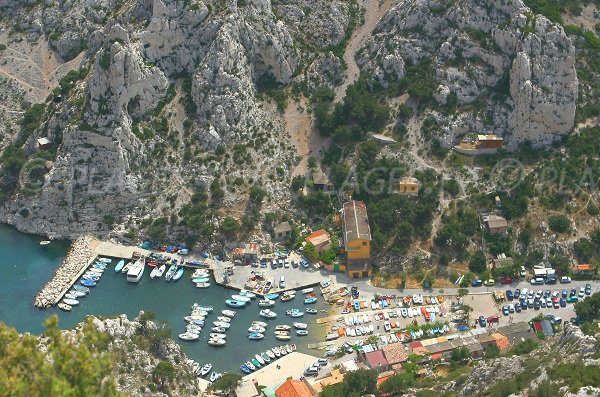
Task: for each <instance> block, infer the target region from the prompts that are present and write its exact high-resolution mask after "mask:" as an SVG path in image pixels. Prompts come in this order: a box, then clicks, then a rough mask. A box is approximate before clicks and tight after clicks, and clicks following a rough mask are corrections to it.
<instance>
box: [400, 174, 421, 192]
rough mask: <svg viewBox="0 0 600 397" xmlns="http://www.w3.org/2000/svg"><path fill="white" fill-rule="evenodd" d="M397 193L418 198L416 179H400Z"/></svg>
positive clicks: (417, 182)
mask: <svg viewBox="0 0 600 397" xmlns="http://www.w3.org/2000/svg"><path fill="white" fill-rule="evenodd" d="M398 193H400V194H405V195H407V196H418V195H419V181H418V180H417V178H413V177H404V178H401V179H400V183H399V184H398Z"/></svg>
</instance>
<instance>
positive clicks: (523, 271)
mask: <svg viewBox="0 0 600 397" xmlns="http://www.w3.org/2000/svg"><path fill="white" fill-rule="evenodd" d="M519 276H521V277H523V278H524V277H525V276H527V271H526V270H525V266H521V270H519Z"/></svg>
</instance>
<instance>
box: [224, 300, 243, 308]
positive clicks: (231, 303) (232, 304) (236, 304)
mask: <svg viewBox="0 0 600 397" xmlns="http://www.w3.org/2000/svg"><path fill="white" fill-rule="evenodd" d="M225 304H226V305H227V306H229V307H244V306H246V302H240V301H236V300H235V299H227V300H226V301H225Z"/></svg>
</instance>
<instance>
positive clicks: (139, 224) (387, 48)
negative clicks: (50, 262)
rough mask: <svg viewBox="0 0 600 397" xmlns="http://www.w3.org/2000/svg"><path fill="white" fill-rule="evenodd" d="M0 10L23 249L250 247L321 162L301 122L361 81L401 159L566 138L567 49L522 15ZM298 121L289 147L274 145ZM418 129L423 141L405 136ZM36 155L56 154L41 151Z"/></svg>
mask: <svg viewBox="0 0 600 397" xmlns="http://www.w3.org/2000/svg"><path fill="white" fill-rule="evenodd" d="M361 5H362V6H364V7H368V9H369V12H367V13H365V12H364V11H365V10H364V8H362V7H361ZM0 9H1V10H2V15H3V16H4V17H3V19H2V20H1V21H0V24H1V26H2V31H1V32H0V94H1V95H2V98H4V99H6V100H5V101H4V104H3V105H1V106H0V112H1V114H3V115H4V116H5V117H3V118H2V122H1V124H2V126H0V150H2V151H3V154H2V157H1V159H2V165H0V167H2V170H3V172H2V175H3V177H2V180H1V181H0V183H1V192H0V193H1V194H0V201H1V202H2V205H1V206H0V220H1V221H3V222H8V223H11V224H14V225H15V226H16V227H17V228H19V229H21V230H24V231H28V232H35V233H43V234H48V235H50V236H54V237H59V236H69V237H74V236H77V235H81V234H84V233H92V234H95V235H100V236H108V235H113V236H119V237H121V238H122V237H127V238H133V237H135V236H138V235H139V234H140V232H141V233H142V234H144V235H145V236H147V237H151V238H154V239H157V240H159V239H164V238H166V237H172V238H178V239H187V240H188V241H190V242H194V241H198V240H200V241H202V242H206V241H208V240H210V239H211V238H212V237H213V235H214V232H215V230H216V229H217V228H218V227H219V223H220V222H221V219H222V217H223V216H225V215H229V216H232V217H234V218H236V219H239V220H241V223H242V227H243V228H244V229H245V230H246V231H248V232H251V231H252V230H253V229H254V228H255V227H256V226H257V225H258V224H259V222H260V221H261V219H262V215H261V214H262V213H264V212H267V211H271V212H274V211H283V212H288V213H290V212H292V211H291V208H292V206H290V202H291V199H292V197H291V196H292V195H291V194H290V190H289V186H290V179H291V172H292V171H293V170H294V168H295V167H296V166H297V164H299V163H302V164H305V163H306V160H307V156H308V155H309V154H310V155H313V156H318V152H319V151H320V150H321V149H326V148H327V145H328V143H327V141H326V142H322V143H319V144H315V145H313V144H312V143H311V144H310V147H311V149H310V150H314V152H313V153H310V150H308V149H306V148H301V147H300V146H302V145H301V144H299V143H298V141H301V140H307V141H312V140H314V139H313V138H314V136H316V135H317V134H318V132H317V131H316V130H315V129H314V128H312V127H311V123H312V118H311V116H310V115H309V113H308V111H310V108H309V109H305V107H304V106H301V104H302V105H306V104H307V99H306V98H309V97H310V96H311V95H312V94H313V93H314V92H315V91H316V90H317V89H319V88H321V87H329V88H333V89H335V90H336V91H335V98H334V99H335V102H336V103H337V102H340V103H344V94H345V93H346V88H347V87H349V86H351V85H352V83H354V82H355V80H356V79H357V78H358V75H359V73H360V76H362V78H363V79H364V80H365V81H367V82H368V85H369V87H371V89H373V90H377V89H385V90H387V91H386V95H387V97H386V98H385V99H381V100H382V101H384V102H389V103H390V104H392V106H391V110H392V111H391V112H390V114H389V118H388V119H387V121H386V120H383V119H382V120H381V123H380V124H381V125H387V127H386V128H385V129H384V131H383V132H389V131H387V130H388V129H389V130H393V127H394V125H397V124H398V120H399V118H402V117H404V118H406V117H407V116H406V114H404V116H401V115H399V114H398V106H397V105H400V104H403V103H405V102H406V103H407V104H408V105H410V107H411V108H412V109H413V112H412V113H411V114H410V116H408V120H405V119H402V122H403V123H404V124H406V126H407V127H408V129H409V132H410V134H409V135H411V136H413V137H414V135H420V136H419V137H418V139H417V138H414V139H413V138H410V139H411V140H412V141H414V143H417V147H415V148H414V149H413V151H414V152H415V153H416V152H417V150H418V149H419V148H420V146H422V145H425V146H427V145H428V144H429V142H430V141H432V140H436V141H437V140H439V141H440V142H442V144H443V145H444V146H446V147H449V146H450V145H451V144H452V143H453V142H455V141H456V140H457V139H459V138H460V137H461V136H462V134H464V133H466V132H470V131H485V132H487V131H490V132H495V133H497V134H500V135H503V136H504V137H505V138H506V139H507V141H508V143H509V147H515V146H516V145H517V144H518V143H520V142H523V141H531V142H533V143H534V144H535V145H540V146H542V145H547V144H549V143H551V142H552V141H553V140H555V139H556V137H560V136H563V135H565V134H567V133H569V132H570V131H571V130H572V128H573V121H574V117H575V109H576V100H577V95H578V79H577V74H576V70H575V49H574V46H573V44H572V43H571V39H570V38H569V37H568V36H567V35H566V34H565V32H564V29H563V28H562V27H561V26H560V25H559V24H557V23H554V22H550V21H549V20H548V19H546V18H545V17H544V16H542V15H537V14H534V13H532V12H531V10H530V9H529V8H527V7H526V6H524V5H523V3H522V2H521V1H520V0H512V1H511V0H506V1H500V2H496V1H484V0H460V1H453V2H447V1H438V0H396V1H385V2H379V1H375V0H365V1H364V2H363V3H358V2H356V1H354V0H350V1H348V0H338V1H321V0H319V1H307V0H285V1H284V0H277V1H276V0H272V1H269V0H204V1H201V0H197V1H191V0H127V1H116V0H102V1H97V2H93V4H92V3H90V2H87V1H86V0H57V1H46V2H42V1H33V0H32V1H28V2H20V1H10V0H8V1H4V2H2V3H0ZM374 9H376V11H374ZM365 15H366V17H365ZM379 18H380V19H379ZM362 23H365V25H368V26H366V27H364V28H360V29H357V26H360V25H361V24H362ZM348 43H350V44H348ZM354 61H356V64H355V63H354ZM346 70H347V71H348V73H347V75H346V74H345V73H346ZM404 93H408V102H407V96H406V95H402V94H404ZM288 103H289V105H288ZM32 104H37V105H33V106H32ZM286 105H288V106H287V108H286ZM309 106H310V104H309ZM296 107H297V108H298V109H301V111H295V114H294V115H293V117H296V118H299V119H301V120H300V121H298V123H297V124H298V125H303V126H304V130H303V133H304V134H308V135H309V136H302V137H301V138H302V139H300V138H299V137H298V136H297V135H299V134H300V130H299V129H297V128H294V129H293V130H289V131H288V130H286V127H287V128H290V125H293V124H294V123H290V120H289V117H290V114H288V110H289V109H291V108H296ZM284 109H286V111H285V112H284V111H283V110H284ZM305 110H307V111H306V112H305ZM386 117H387V114H386ZM425 117H428V118H429V119H431V120H434V122H435V124H436V131H435V136H433V137H432V136H431V134H424V133H422V132H421V131H419V127H420V126H421V125H422V124H423V120H424V118H425ZM307 126H308V127H307ZM292 135H293V136H292ZM364 135H365V136H366V134H364ZM40 137H47V138H49V139H50V140H51V141H52V142H53V146H52V147H51V148H50V149H49V150H42V151H40V150H39V149H38V148H37V146H36V142H37V139H38V138H40ZM418 142H420V143H418ZM348 152H350V151H348ZM395 155H398V153H395ZM417 160H419V161H417V163H415V164H414V165H415V166H416V167H419V168H427V167H430V166H429V165H428V164H427V162H426V161H424V160H422V159H420V158H418V159H417ZM351 168H352V167H350V169H351Z"/></svg>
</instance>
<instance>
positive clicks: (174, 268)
mask: <svg viewBox="0 0 600 397" xmlns="http://www.w3.org/2000/svg"><path fill="white" fill-rule="evenodd" d="M176 271H177V265H171V267H170V268H169V270H167V274H165V280H167V281H171V279H172V278H173V276H174V275H175V272H176Z"/></svg>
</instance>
